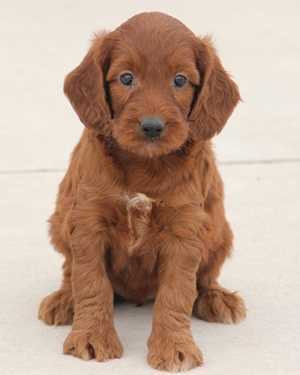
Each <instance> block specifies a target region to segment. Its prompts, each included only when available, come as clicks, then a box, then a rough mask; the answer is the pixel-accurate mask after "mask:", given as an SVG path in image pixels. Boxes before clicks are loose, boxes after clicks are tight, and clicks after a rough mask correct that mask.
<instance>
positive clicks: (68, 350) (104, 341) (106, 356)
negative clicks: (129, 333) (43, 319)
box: [64, 328, 123, 362]
mask: <svg viewBox="0 0 300 375" xmlns="http://www.w3.org/2000/svg"><path fill="white" fill-rule="evenodd" d="M64 353H65V354H71V355H73V356H74V357H78V358H81V359H84V360H85V361H88V360H90V359H92V358H95V359H96V361H99V362H104V361H108V360H110V359H114V358H120V357H121V356H122V353H123V348H122V345H121V343H120V340H119V338H118V336H117V334H116V332H115V330H114V329H113V328H112V329H110V330H108V331H107V332H101V331H99V330H96V329H94V330H74V331H71V333H70V334H69V336H68V337H67V338H66V340H65V343H64Z"/></svg>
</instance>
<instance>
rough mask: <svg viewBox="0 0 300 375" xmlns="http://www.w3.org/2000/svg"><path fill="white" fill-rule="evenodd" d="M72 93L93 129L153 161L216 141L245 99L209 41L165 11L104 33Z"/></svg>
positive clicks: (73, 77)
mask: <svg viewBox="0 0 300 375" xmlns="http://www.w3.org/2000/svg"><path fill="white" fill-rule="evenodd" d="M65 92H66V94H67V96H68V97H69V98H70V100H71V103H72V105H73V106H74V108H75V110H76V112H77V113H78V115H79V117H80V119H81V120H82V122H83V123H84V124H85V125H86V126H87V127H90V128H94V129H96V130H97V131H98V132H99V133H102V135H103V136H104V137H113V138H114V140H115V141H116V142H117V143H118V144H119V146H120V147H121V148H122V149H124V150H126V151H129V152H131V153H134V154H136V155H137V156H140V157H150V158H153V157H159V156H161V155H166V154H169V153H172V152H174V151H176V150H178V149H180V148H181V147H182V146H183V145H184V144H185V142H186V141H187V140H188V139H190V138H192V139H194V140H195V139H202V140H203V139H208V138H210V137H211V136H213V135H214V134H215V133H217V132H219V131H220V130H221V129H222V127H223V126H224V124H225V122H226V120H227V118H228V117H229V115H230V114H231V112H232V110H233V108H234V106H235V104H236V103H237V101H238V99H239V94H238V90H237V87H236V85H235V84H234V83H233V81H232V80H231V79H230V77H229V76H228V75H227V73H226V72H225V71H224V69H223V67H222V66H221V64H220V61H219V59H218V58H217V56H216V54H215V52H214V50H213V47H212V46H211V45H210V42H209V40H207V39H202V40H200V39H198V38H196V37H195V36H194V34H193V33H192V32H191V31H190V30H188V29H187V28H186V27H185V26H184V25H183V24H182V23H181V22H179V21H177V20H176V19H174V18H172V17H169V16H167V15H164V14H161V13H145V14H141V15H138V16H135V17H133V18H131V19H130V20H129V21H127V22H126V23H124V24H123V25H121V26H120V27H119V28H118V29H116V30H115V31H114V32H111V33H109V34H106V35H102V36H98V37H97V38H96V39H95V41H94V43H93V45H92V47H91V50H90V51H89V53H88V55H87V56H86V57H85V59H84V60H83V62H82V63H81V64H80V65H79V67H77V68H76V69H75V70H74V71H73V72H71V73H70V74H69V76H68V77H67V78H66V81H65Z"/></svg>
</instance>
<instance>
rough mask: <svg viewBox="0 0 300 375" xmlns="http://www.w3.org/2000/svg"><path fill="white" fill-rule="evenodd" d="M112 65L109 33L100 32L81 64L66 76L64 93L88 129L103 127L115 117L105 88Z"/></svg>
mask: <svg viewBox="0 0 300 375" xmlns="http://www.w3.org/2000/svg"><path fill="white" fill-rule="evenodd" d="M108 64H109V48H108V47H107V45H106V43H105V35H104V34H102V35H98V36H96V38H95V40H94V41H93V44H92V46H91V48H90V50H89V52H88V53H87V55H86V56H85V58H84V59H83V61H82V62H81V64H80V65H79V66H78V67H77V68H75V69H74V70H73V71H72V72H71V73H69V74H68V75H67V77H66V78H65V83H64V92H65V94H66V96H67V97H68V98H69V100H70V102H71V104H72V106H73V108H74V110H75V111H76V113H77V115H78V116H79V118H80V120H81V122H82V123H83V124H84V125H85V126H86V127H88V128H94V129H100V128H102V127H103V126H104V125H105V124H107V123H108V122H109V121H110V120H111V112H110V107H109V103H108V100H109V98H108V93H107V91H106V87H105V73H106V72H107V70H108Z"/></svg>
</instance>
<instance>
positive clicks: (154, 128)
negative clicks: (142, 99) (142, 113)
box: [140, 117, 165, 140]
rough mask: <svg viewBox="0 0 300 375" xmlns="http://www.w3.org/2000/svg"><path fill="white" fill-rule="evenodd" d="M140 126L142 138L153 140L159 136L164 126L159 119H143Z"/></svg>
mask: <svg viewBox="0 0 300 375" xmlns="http://www.w3.org/2000/svg"><path fill="white" fill-rule="evenodd" d="M140 126H141V130H142V132H143V134H144V136H145V137H147V138H149V139H151V140H154V139H157V138H159V137H160V136H161V133H162V131H163V130H164V127H165V124H164V122H163V121H162V120H161V119H160V118H159V117H145V118H144V119H143V120H142V121H141V125H140Z"/></svg>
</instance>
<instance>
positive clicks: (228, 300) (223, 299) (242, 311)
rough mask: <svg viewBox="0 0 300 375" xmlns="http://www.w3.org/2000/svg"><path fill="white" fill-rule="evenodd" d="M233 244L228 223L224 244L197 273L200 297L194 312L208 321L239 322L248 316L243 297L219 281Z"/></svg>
mask: <svg viewBox="0 0 300 375" xmlns="http://www.w3.org/2000/svg"><path fill="white" fill-rule="evenodd" d="M231 246H232V233H231V230H230V228H229V226H228V225H226V230H225V231H224V236H223V242H222V245H221V246H219V247H218V248H217V250H216V251H215V252H214V253H213V254H212V255H211V256H210V259H209V260H208V263H207V265H206V266H205V267H204V268H202V269H199V271H198V274H197V285H198V297H197V299H196V301H195V304H194V314H195V315H196V316H197V317H198V318H200V319H203V320H206V321H208V322H218V323H238V322H240V321H241V320H243V319H244V318H245V317H246V307H245V304H244V301H243V299H242V298H241V297H240V296H239V295H238V294H237V293H236V292H230V291H229V290H227V289H225V288H223V287H222V286H221V285H220V284H219V283H218V281H217V279H218V276H219V273H220V270H221V267H222V265H223V263H224V261H225V258H226V257H227V256H228V255H229V254H230V250H231Z"/></svg>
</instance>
